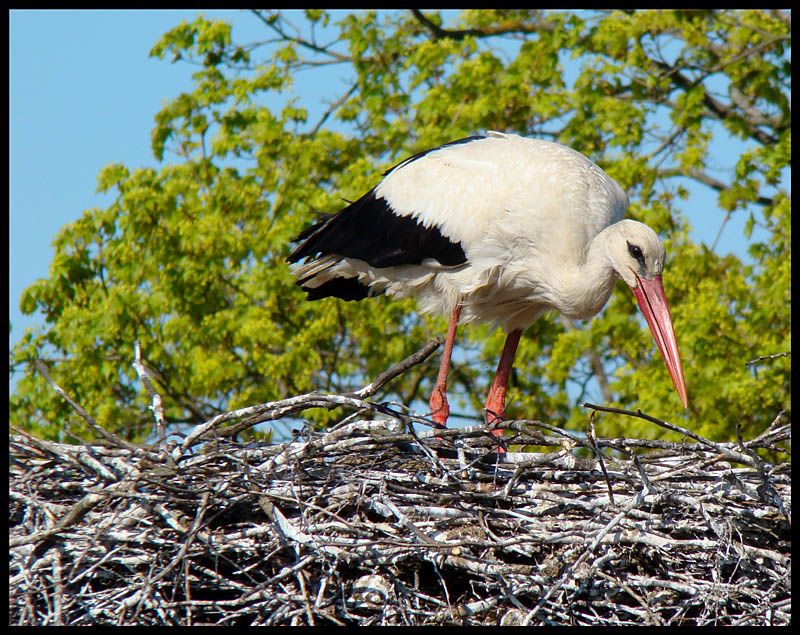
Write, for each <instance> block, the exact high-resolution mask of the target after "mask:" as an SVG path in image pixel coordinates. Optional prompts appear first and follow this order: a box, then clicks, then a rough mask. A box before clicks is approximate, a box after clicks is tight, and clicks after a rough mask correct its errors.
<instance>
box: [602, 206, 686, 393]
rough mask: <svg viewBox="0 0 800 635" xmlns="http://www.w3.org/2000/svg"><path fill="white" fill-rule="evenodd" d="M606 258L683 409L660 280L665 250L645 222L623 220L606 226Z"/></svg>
mask: <svg viewBox="0 0 800 635" xmlns="http://www.w3.org/2000/svg"><path fill="white" fill-rule="evenodd" d="M608 229H609V230H612V231H609V235H608V237H607V238H608V257H609V259H610V261H611V266H612V268H613V269H614V271H615V272H616V273H617V275H618V276H619V277H620V278H622V279H623V280H624V281H625V282H626V283H627V285H628V286H629V287H630V288H631V291H633V295H634V296H636V301H637V302H638V303H639V308H640V309H641V311H642V313H643V314H644V317H645V319H646V320H647V324H648V326H649V327H650V332H651V333H652V334H653V338H654V339H655V340H656V344H657V345H658V348H659V350H660V351H661V355H662V357H663V358H664V363H665V364H666V365H667V370H668V371H669V376H670V377H671V378H672V383H673V384H674V385H675V390H677V391H678V396H679V397H680V399H681V403H683V406H684V408H687V407H688V405H689V400H688V397H687V396H686V382H685V380H684V377H683V366H682V364H681V357H680V352H679V351H678V343H677V341H676V340H675V332H674V330H673V328H672V317H671V316H670V312H669V305H668V304H667V297H666V295H665V294H664V286H663V285H662V283H661V273H662V272H663V271H664V261H665V260H666V257H667V252H666V250H665V249H664V244H663V243H662V242H661V241H660V240H659V238H658V236H657V235H656V233H655V232H654V231H653V230H652V229H650V228H649V227H648V226H647V225H643V224H642V223H638V222H636V221H633V220H623V221H620V222H618V223H615V224H614V225H612V226H611V227H609V228H608Z"/></svg>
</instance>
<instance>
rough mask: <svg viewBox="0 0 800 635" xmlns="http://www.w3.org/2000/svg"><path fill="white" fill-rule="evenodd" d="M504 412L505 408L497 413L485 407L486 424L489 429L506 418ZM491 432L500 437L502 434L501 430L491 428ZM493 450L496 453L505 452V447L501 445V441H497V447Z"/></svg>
mask: <svg viewBox="0 0 800 635" xmlns="http://www.w3.org/2000/svg"><path fill="white" fill-rule="evenodd" d="M505 414H506V413H505V409H504V410H503V412H500V413H497V412H493V411H491V410H489V409H488V408H487V409H486V425H487V426H488V427H489V428H490V429H491V428H492V427H493V426H494V425H495V424H497V423H500V422H502V421H505V419H506V417H505ZM491 432H492V435H493V436H496V437H502V436H503V430H491ZM495 452H497V453H498V454H505V453H506V449H505V448H504V447H503V446H502V442H499V441H498V443H497V447H496V448H495Z"/></svg>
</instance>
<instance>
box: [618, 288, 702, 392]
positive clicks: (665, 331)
mask: <svg viewBox="0 0 800 635" xmlns="http://www.w3.org/2000/svg"><path fill="white" fill-rule="evenodd" d="M636 280H637V281H638V283H639V286H638V287H636V288H634V289H631V290H632V291H633V295H635V296H636V301H637V302H638V303H639V308H640V309H641V310H642V313H644V317H645V319H646V320H647V324H648V326H649V327H650V332H651V333H652V334H653V337H654V338H655V340H656V344H658V348H659V350H660V351H661V356H662V357H663V358H664V363H665V364H666V365H667V370H668V371H669V376H670V377H671V378H672V383H673V384H674V385H675V390H677V391H678V396H679V397H680V398H681V403H683V407H684V408H688V407H689V399H688V398H687V397H686V382H685V380H684V379H683V366H682V365H681V355H680V353H679V352H678V342H677V341H676V340H675V332H674V331H673V330H672V318H671V317H670V314H669V305H668V304H667V297H666V296H665V295H664V285H662V284H661V276H655V277H654V278H653V279H652V280H645V279H644V278H640V277H639V276H636Z"/></svg>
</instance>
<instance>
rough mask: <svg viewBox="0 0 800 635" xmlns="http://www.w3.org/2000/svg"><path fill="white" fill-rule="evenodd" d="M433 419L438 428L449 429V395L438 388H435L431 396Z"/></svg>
mask: <svg viewBox="0 0 800 635" xmlns="http://www.w3.org/2000/svg"><path fill="white" fill-rule="evenodd" d="M430 406H431V419H433V422H434V423H435V424H436V427H437V428H446V427H447V418H448V417H449V416H450V406H449V405H448V403H447V395H446V394H445V392H444V390H442V389H441V388H439V387H438V386H436V387H434V389H433V394H432V395H431V401H430Z"/></svg>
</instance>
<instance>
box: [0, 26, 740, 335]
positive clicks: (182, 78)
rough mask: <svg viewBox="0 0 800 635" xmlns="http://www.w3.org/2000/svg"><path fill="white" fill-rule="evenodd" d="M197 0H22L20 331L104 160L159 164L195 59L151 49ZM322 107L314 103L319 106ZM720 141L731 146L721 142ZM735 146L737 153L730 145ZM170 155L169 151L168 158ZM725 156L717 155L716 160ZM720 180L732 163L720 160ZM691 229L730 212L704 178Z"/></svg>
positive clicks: (16, 105) (249, 29) (732, 248)
mask: <svg viewBox="0 0 800 635" xmlns="http://www.w3.org/2000/svg"><path fill="white" fill-rule="evenodd" d="M204 13H205V14H206V15H208V16H210V17H223V18H227V19H229V20H231V21H233V22H234V25H235V26H234V38H235V40H236V41H239V42H249V41H256V40H263V39H265V38H266V36H265V34H264V31H263V25H261V24H260V23H258V21H257V20H256V19H255V18H254V17H253V16H251V15H250V14H248V13H242V12H239V11H205V12H204ZM196 14H197V11H195V10H175V11H19V10H14V11H11V13H10V20H9V36H10V37H9V95H10V96H9V138H10V145H9V165H10V174H9V309H10V314H9V317H10V320H11V323H12V327H13V330H12V332H11V334H10V338H9V341H10V343H13V342H15V341H18V340H19V339H20V338H21V336H22V335H23V333H24V331H25V329H26V328H28V327H32V326H34V325H37V324H41V323H42V320H41V318H37V317H36V316H33V317H30V316H22V315H21V313H20V311H19V301H20V297H21V294H22V291H23V290H24V289H25V288H26V287H27V286H29V285H30V284H31V283H33V282H34V281H35V280H36V279H37V278H42V277H46V276H47V272H48V267H49V263H50V261H51V260H52V257H53V249H52V247H51V243H52V240H53V238H54V236H55V234H56V233H57V232H58V230H59V229H60V228H61V227H63V226H64V225H65V224H67V223H69V222H72V221H74V220H76V219H78V218H80V216H81V215H82V214H83V211H84V210H86V209H89V208H91V207H104V206H106V205H108V204H109V202H110V200H111V199H110V196H108V195H104V196H101V195H98V194H95V188H96V177H97V174H98V173H99V171H100V170H101V168H103V167H104V166H105V165H107V164H109V163H115V162H120V163H124V164H125V165H126V166H128V167H131V168H135V167H139V166H142V165H150V166H154V165H156V161H155V159H154V158H153V156H152V153H151V151H150V130H151V128H152V126H153V118H154V115H155V114H156V112H157V111H158V110H159V109H160V107H161V105H162V103H163V102H164V101H165V100H168V99H171V98H173V97H174V96H176V95H177V94H178V93H180V92H181V91H187V90H190V89H191V74H192V72H193V71H194V67H192V66H191V65H189V64H186V63H184V62H178V63H175V64H172V63H170V61H169V60H164V61H161V60H157V59H151V58H149V57H148V53H149V51H150V49H151V47H152V46H153V44H154V43H155V42H156V40H157V39H158V37H159V36H160V35H162V34H163V33H165V32H166V31H167V30H169V29H170V28H172V27H173V26H175V25H177V24H179V23H180V22H181V21H182V20H184V19H186V20H192V19H193V18H194V17H195V16H196ZM337 72H338V71H336V67H334V68H333V70H331V71H327V72H326V73H324V74H321V75H318V76H316V77H315V78H314V80H313V81H301V82H298V83H297V84H296V86H295V94H296V96H298V97H299V99H300V105H303V106H306V107H311V109H312V111H313V110H318V109H319V104H320V103H321V100H323V99H324V98H325V97H326V96H327V95H331V94H340V93H341V92H342V82H343V77H342V76H341V75H337ZM314 107H316V108H314ZM721 152H725V149H722V150H721ZM728 156H730V155H728ZM167 160H169V158H167ZM722 163H723V162H722V161H720V164H722ZM715 167H716V166H713V165H712V166H710V169H711V171H712V174H714V175H715V176H717V177H718V178H720V179H721V180H723V181H729V180H730V178H731V177H730V173H725V172H719V171H718V172H713V170H714V168H715ZM686 213H687V215H688V217H689V219H690V222H691V224H692V226H693V232H692V238H693V239H694V240H696V241H698V242H705V243H706V244H708V245H711V244H712V243H713V241H714V239H715V237H716V235H717V232H718V230H719V227H720V223H721V221H722V217H723V214H722V212H721V211H720V210H719V209H717V208H716V197H715V195H714V194H713V193H711V192H709V191H708V190H707V189H706V188H693V189H692V197H691V198H690V200H689V201H688V202H687V204H686ZM746 220H747V218H746V214H743V213H739V214H737V215H736V216H735V217H734V219H733V220H732V221H731V222H729V223H728V224H727V225H726V226H725V230H724V232H723V235H722V239H721V241H720V242H719V244H718V246H717V252H718V253H726V252H734V253H736V254H737V255H739V256H740V257H744V256H745V254H746V247H747V243H746V242H745V238H744V230H743V227H744V223H745V221H746Z"/></svg>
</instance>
